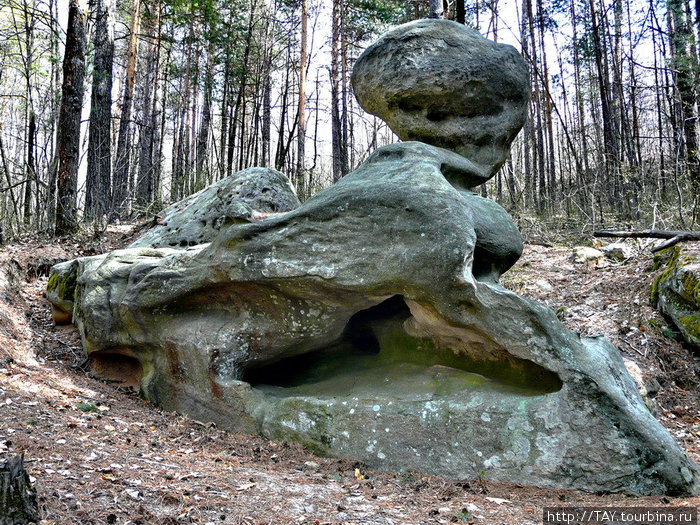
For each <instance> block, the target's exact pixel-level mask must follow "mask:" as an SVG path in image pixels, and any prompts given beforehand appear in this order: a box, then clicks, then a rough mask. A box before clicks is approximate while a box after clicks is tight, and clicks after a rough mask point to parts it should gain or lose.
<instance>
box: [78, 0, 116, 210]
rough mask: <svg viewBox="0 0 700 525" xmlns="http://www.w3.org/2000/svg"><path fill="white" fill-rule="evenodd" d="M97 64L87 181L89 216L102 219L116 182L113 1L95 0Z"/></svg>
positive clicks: (93, 79) (86, 191) (91, 115)
mask: <svg viewBox="0 0 700 525" xmlns="http://www.w3.org/2000/svg"><path fill="white" fill-rule="evenodd" d="M94 4H95V5H93V6H92V9H93V11H94V12H95V33H94V37H93V45H94V47H95V61H94V70H93V77H92V98H91V101H90V129H89V138H88V154H87V178H86V180H85V217H86V218H87V219H98V220H102V218H103V217H104V216H105V215H107V214H108V212H109V209H108V207H109V203H110V202H111V199H112V195H111V180H112V66H113V63H114V36H113V20H112V9H113V6H112V0H94Z"/></svg>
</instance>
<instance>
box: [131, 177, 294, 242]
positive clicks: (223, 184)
mask: <svg viewBox="0 0 700 525" xmlns="http://www.w3.org/2000/svg"><path fill="white" fill-rule="evenodd" d="M299 204H300V203H299V199H298V198H297V195H296V192H295V191H294V187H293V186H292V184H291V183H290V182H289V179H288V178H287V177H285V176H284V175H283V174H282V173H280V172H279V171H276V170H273V169H270V168H248V169H245V170H242V171H239V172H237V173H234V174H233V175H230V176H228V177H226V178H224V179H221V180H220V181H218V182H216V183H214V184H212V185H211V186H208V187H207V188H205V189H203V190H202V191H200V192H197V193H195V194H194V195H190V196H189V197H187V198H186V199H183V200H181V201H179V202H176V203H175V204H173V205H171V206H169V207H167V208H166V209H165V210H163V211H162V212H161V213H160V214H159V221H158V224H157V225H155V226H154V227H153V228H151V229H150V230H148V231H147V232H146V233H145V234H143V235H142V236H141V237H140V238H139V239H137V240H136V241H135V242H134V243H132V244H131V247H132V248H185V247H187V246H195V245H197V244H204V243H207V242H211V240H212V239H213V238H214V237H216V235H217V234H218V232H219V230H221V228H222V227H224V226H226V225H228V224H232V223H235V222H246V221H250V220H254V219H256V218H259V217H260V216H261V214H265V213H277V212H286V211H290V210H293V209H294V208H296V207H297V206H299Z"/></svg>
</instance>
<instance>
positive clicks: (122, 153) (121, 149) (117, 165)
mask: <svg viewBox="0 0 700 525" xmlns="http://www.w3.org/2000/svg"><path fill="white" fill-rule="evenodd" d="M131 16H132V18H131V33H130V36H129V47H128V51H127V53H128V54H127V61H126V71H125V78H124V93H123V95H122V108H121V115H120V117H119V138H118V140H117V153H116V157H115V162H114V187H113V188H112V218H113V219H117V218H122V217H123V215H124V209H125V207H126V204H127V199H128V195H129V159H130V154H131V130H130V129H129V128H130V127H131V126H130V124H131V110H132V106H133V99H134V84H135V81H136V60H137V54H138V53H137V50H138V47H137V45H136V44H137V43H138V33H139V25H140V21H141V0H134V5H133V8H132V13H131Z"/></svg>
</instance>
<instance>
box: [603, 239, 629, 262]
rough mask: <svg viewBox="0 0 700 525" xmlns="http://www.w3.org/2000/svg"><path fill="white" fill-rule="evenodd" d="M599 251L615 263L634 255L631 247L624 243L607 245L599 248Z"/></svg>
mask: <svg viewBox="0 0 700 525" xmlns="http://www.w3.org/2000/svg"><path fill="white" fill-rule="evenodd" d="M600 251H601V252H603V254H605V256H606V257H607V258H608V259H614V260H616V261H624V260H626V259H629V258H630V257H632V255H633V254H634V251H633V250H632V247H631V246H630V245H628V244H625V243H624V242H615V243H612V244H608V245H607V246H603V247H601V249H600Z"/></svg>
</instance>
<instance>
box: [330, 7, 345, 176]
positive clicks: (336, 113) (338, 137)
mask: <svg viewBox="0 0 700 525" xmlns="http://www.w3.org/2000/svg"><path fill="white" fill-rule="evenodd" d="M340 4H341V0H333V12H332V30H331V143H332V152H333V182H337V181H339V180H340V179H341V178H342V176H343V171H342V161H341V156H342V153H341V149H342V144H341V143H342V129H341V122H340V83H339V78H338V77H339V69H340V68H339V62H340V56H339V55H340V9H341V8H342V7H341V5H340Z"/></svg>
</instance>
